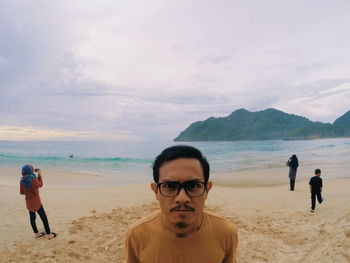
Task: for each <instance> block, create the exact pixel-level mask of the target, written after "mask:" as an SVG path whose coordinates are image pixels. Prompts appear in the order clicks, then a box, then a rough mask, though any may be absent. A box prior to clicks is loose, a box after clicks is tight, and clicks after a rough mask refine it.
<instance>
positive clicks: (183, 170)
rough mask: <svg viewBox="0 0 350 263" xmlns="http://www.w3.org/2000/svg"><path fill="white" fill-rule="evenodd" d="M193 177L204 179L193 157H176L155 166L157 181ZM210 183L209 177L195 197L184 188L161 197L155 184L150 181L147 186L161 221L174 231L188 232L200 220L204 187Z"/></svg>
mask: <svg viewBox="0 0 350 263" xmlns="http://www.w3.org/2000/svg"><path fill="white" fill-rule="evenodd" d="M191 180H196V181H199V182H204V175H203V169H202V166H201V164H200V162H199V161H198V160H197V159H194V158H179V159H176V160H173V161H170V162H166V163H164V164H163V165H162V166H161V167H160V169H159V183H163V182H179V183H184V182H187V181H191ZM211 186H212V183H211V182H210V181H209V182H208V184H207V188H206V191H205V192H204V194H203V195H201V196H198V197H190V196H188V195H187V193H186V191H185V189H183V188H182V189H181V190H180V192H179V194H178V195H176V196H173V197H164V196H162V195H161V194H160V192H159V189H158V188H157V184H155V183H152V184H151V188H152V190H153V191H154V192H155V194H156V198H157V200H158V201H159V205H160V208H161V210H162V214H163V215H162V216H163V223H164V225H165V226H170V229H173V230H174V231H176V233H177V234H179V233H180V234H181V233H184V234H186V233H188V231H191V230H193V228H195V227H199V226H200V224H201V220H202V212H203V209H204V204H205V200H206V199H207V195H208V191H209V190H210V188H211Z"/></svg>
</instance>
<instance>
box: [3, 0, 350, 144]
mask: <svg viewBox="0 0 350 263" xmlns="http://www.w3.org/2000/svg"><path fill="white" fill-rule="evenodd" d="M316 7H317V8H316ZM349 8H350V4H349V2H347V1H333V2H329V1H323V0H322V1H308V2H305V1H283V3H282V2H276V1H263V2H262V1H229V0H224V1H220V2H217V1H213V0H201V1H199V0H196V1H185V0H179V1H166V0H165V1H164V0H162V1H161V0H158V1H147V2H142V1H112V0H103V1H96V0H89V1H73V2H72V1H43V0H42V1H36V2H31V3H29V2H25V1H10V2H9V1H8V2H4V1H3V2H1V3H0V32H1V33H0V92H1V96H0V119H1V120H2V124H1V125H2V127H25V129H24V128H23V129H22V128H21V129H22V130H21V131H22V132H24V133H29V132H28V131H29V130H26V129H27V128H28V129H29V128H32V129H33V130H35V131H44V132H42V133H38V132H34V134H41V135H42V136H46V135H44V134H48V131H50V130H52V131H54V132H55V134H56V133H57V134H65V135H62V136H61V135H57V136H58V137H59V138H63V137H64V136H67V137H69V138H71V137H72V136H73V137H74V136H76V137H79V136H81V137H84V136H85V135H86V136H87V137H88V135H89V136H90V135H91V138H97V137H98V136H101V138H106V139H107V138H111V139H115V138H134V139H136V138H137V139H140V138H143V139H145V140H149V139H165V140H169V139H172V138H174V137H176V136H177V135H178V133H179V132H180V131H181V130H183V129H185V128H186V127H187V126H188V125H189V124H190V123H191V122H194V121H198V120H203V119H206V118H208V117H210V116H216V117H219V116H227V115H229V114H230V113H231V112H232V111H234V110H235V109H238V108H246V109H248V110H253V111H255V110H263V109H266V108H271V107H274V108H278V109H280V110H284V111H286V112H289V113H295V114H299V115H303V116H306V117H308V118H310V119H312V120H321V121H328V122H332V121H334V120H335V119H336V118H337V117H339V116H340V115H341V114H342V113H344V112H345V111H347V110H349V109H348V103H347V101H349V100H348V98H349V93H348V90H349V89H348V84H349V79H348V72H349V68H350V65H349V61H350V51H349V49H348V44H347V43H348V42H349V40H350V39H349V38H350V37H349V34H346V33H345V32H347V30H348V28H349V27H350V19H349V18H348V14H347V10H349ZM332 100H336V101H337V103H334V102H332ZM61 131H63V132H61ZM3 134H5V133H3ZM6 134H7V136H10V134H9V133H6ZM50 136H51V137H50ZM50 136H49V137H50V138H56V137H55V136H56V135H50ZM86 136H85V137H86ZM58 137H57V138H58ZM85 137H84V138H85ZM87 137H86V138H87Z"/></svg>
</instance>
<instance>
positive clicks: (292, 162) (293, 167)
mask: <svg viewBox="0 0 350 263" xmlns="http://www.w3.org/2000/svg"><path fill="white" fill-rule="evenodd" d="M286 165H287V166H289V180H290V190H291V191H294V186H295V178H296V177H297V169H298V166H299V161H298V158H297V156H296V155H295V154H293V155H292V157H290V158H289V160H288V161H287V163H286Z"/></svg>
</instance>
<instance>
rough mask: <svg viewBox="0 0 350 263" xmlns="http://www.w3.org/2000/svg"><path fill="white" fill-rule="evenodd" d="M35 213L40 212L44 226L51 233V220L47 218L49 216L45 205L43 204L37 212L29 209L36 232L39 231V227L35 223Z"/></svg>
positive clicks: (47, 232)
mask: <svg viewBox="0 0 350 263" xmlns="http://www.w3.org/2000/svg"><path fill="white" fill-rule="evenodd" d="M35 213H38V214H39V216H40V218H41V221H43V224H44V228H45V232H46V234H47V235H48V234H50V226H49V221H48V220H47V216H46V213H45V210H44V207H43V206H41V207H40V208H39V210H38V211H36V212H30V211H29V215H30V224H31V225H32V228H33V231H34V233H38V232H39V231H38V228H37V227H36V223H35V219H36V215H35Z"/></svg>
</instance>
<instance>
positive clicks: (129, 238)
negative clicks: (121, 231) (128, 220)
mask: <svg viewBox="0 0 350 263" xmlns="http://www.w3.org/2000/svg"><path fill="white" fill-rule="evenodd" d="M137 247H138V246H137V241H136V238H135V236H134V234H133V232H132V231H131V230H129V231H128V233H127V235H126V240H125V254H126V255H125V258H126V260H125V263H141V262H140V261H139V259H138V249H137Z"/></svg>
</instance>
